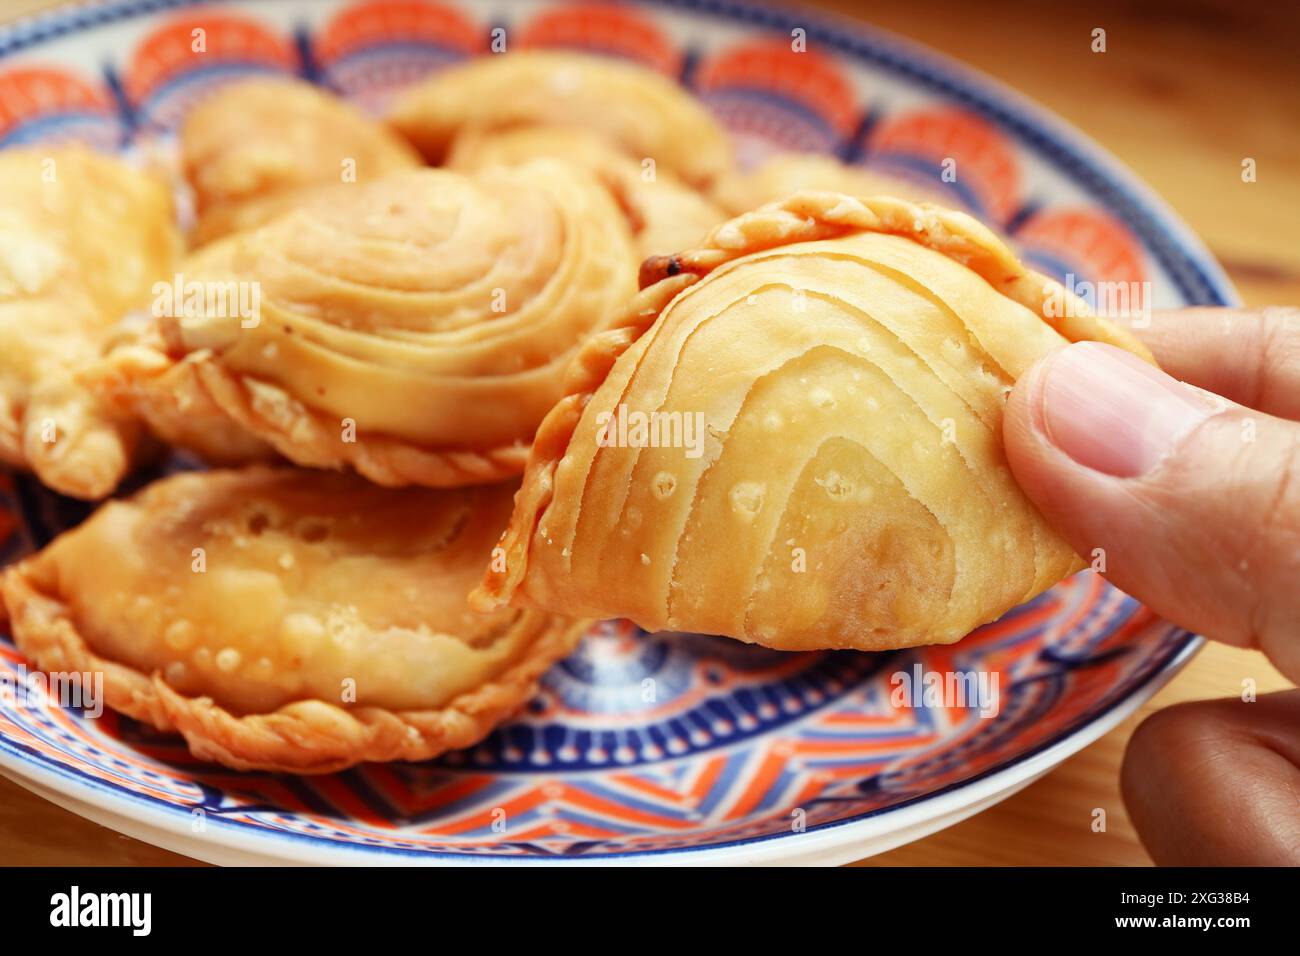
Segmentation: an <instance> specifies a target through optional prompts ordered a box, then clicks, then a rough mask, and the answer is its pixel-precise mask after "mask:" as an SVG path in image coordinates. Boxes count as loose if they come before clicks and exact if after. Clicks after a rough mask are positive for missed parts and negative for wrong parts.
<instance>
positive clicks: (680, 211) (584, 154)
mask: <svg viewBox="0 0 1300 956" xmlns="http://www.w3.org/2000/svg"><path fill="white" fill-rule="evenodd" d="M541 158H551V159H558V160H564V161H566V162H570V163H575V164H577V165H578V166H580V167H582V168H583V169H584V170H587V171H588V172H589V173H590V174H591V175H593V176H595V177H596V178H597V179H599V180H600V181H601V182H602V183H604V184H605V185H606V186H607V187H608V188H609V189H610V190H611V191H612V192H613V193H614V197H615V199H616V200H617V201H618V204H619V206H620V207H621V208H622V209H623V212H624V214H625V215H626V216H627V218H628V223H629V225H630V226H631V227H632V233H633V235H634V236H635V237H636V245H637V252H638V254H639V255H640V256H641V257H642V258H646V257H648V256H652V255H662V254H666V253H670V252H676V251H677V250H679V249H687V248H689V247H691V246H693V245H695V244H696V243H698V242H700V241H702V240H703V239H704V237H705V235H706V234H707V233H708V231H709V230H710V229H712V228H713V227H714V226H716V225H717V224H718V223H720V222H722V221H723V220H724V219H725V218H727V217H726V216H725V215H724V214H723V212H722V210H721V209H719V208H718V207H717V206H715V205H714V204H713V203H712V202H710V201H709V200H708V199H706V198H704V196H702V195H700V194H699V193H698V192H696V191H695V190H694V189H692V188H691V187H689V186H687V185H686V184H685V183H684V182H682V181H681V180H680V179H678V178H677V177H676V176H674V175H673V174H672V173H671V172H667V171H661V170H659V169H658V167H657V166H656V164H654V163H653V162H651V161H649V160H643V161H642V162H640V163H638V162H637V161H636V160H634V159H632V158H631V157H629V156H628V155H627V154H626V153H624V152H623V151H622V150H620V149H619V148H618V147H617V146H615V145H614V144H613V143H611V142H610V141H609V140H607V139H606V138H605V137H603V136H601V135H600V134H599V133H593V132H591V131H590V130H584V129H576V128H566V127H562V126H518V127H515V128H512V129H504V130H491V131H484V130H479V129H468V130H466V131H465V132H463V133H461V134H460V135H459V136H457V137H456V139H455V141H454V142H453V144H452V147H451V151H450V153H449V154H448V156H447V163H446V165H447V167H448V168H450V169H458V170H463V171H465V172H476V171H478V170H482V169H487V168H490V167H492V166H518V165H520V164H522V163H527V162H529V161H531V160H534V159H541Z"/></svg>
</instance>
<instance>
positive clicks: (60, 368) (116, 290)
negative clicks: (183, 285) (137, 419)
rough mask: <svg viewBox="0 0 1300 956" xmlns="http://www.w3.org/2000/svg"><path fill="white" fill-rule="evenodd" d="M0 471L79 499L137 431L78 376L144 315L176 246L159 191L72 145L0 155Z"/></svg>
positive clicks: (117, 470) (111, 474)
mask: <svg viewBox="0 0 1300 956" xmlns="http://www.w3.org/2000/svg"><path fill="white" fill-rule="evenodd" d="M0 186H3V189H2V190H0V462H4V463H6V464H9V465H14V466H16V467H20V468H27V469H30V470H32V471H34V472H35V473H36V475H37V477H39V478H40V479H41V481H42V482H44V483H45V484H46V485H48V486H50V487H51V488H54V489H55V490H57V491H60V492H62V493H64V494H67V495H73V496H75V497H78V498H102V497H103V496H104V495H107V494H108V493H109V492H111V491H112V490H113V488H114V487H116V485H117V483H118V482H119V481H120V480H121V479H122V477H123V475H125V473H126V471H127V469H128V468H129V467H130V465H131V462H132V458H133V455H134V453H135V450H136V447H137V444H138V441H139V438H140V429H139V427H138V426H137V425H136V424H135V423H134V422H133V421H132V420H131V419H130V418H129V416H124V415H122V414H120V413H118V412H117V411H115V410H114V409H112V408H111V407H110V406H108V405H106V404H105V403H103V402H102V401H100V400H99V398H98V397H96V396H95V395H94V394H92V393H91V392H90V391H89V390H87V389H86V388H85V387H84V386H83V384H82V383H81V382H80V380H79V378H78V373H79V371H80V370H81V369H82V368H83V367H84V366H86V365H87V364H88V363H91V362H93V361H95V360H96V359H97V358H98V355H99V349H100V345H101V341H102V337H103V335H104V334H105V332H106V330H107V329H108V328H109V327H110V326H112V324H113V323H115V322H116V321H117V320H118V319H120V318H121V317H122V314H123V312H125V311H126V310H128V309H131V308H135V307H137V306H142V305H147V304H148V302H149V294H150V290H151V288H152V286H153V284H154V282H155V281H157V280H159V279H161V278H163V277H164V276H167V275H169V274H170V270H171V264H172V260H173V257H174V256H175V255H176V254H177V252H178V251H179V246H180V237H179V234H178V232H177V230H176V227H175V225H174V224H173V222H172V201H171V195H170V193H169V192H168V190H167V188H166V187H165V185H164V184H163V183H162V182H160V181H157V180H155V179H154V178H153V177H152V176H149V175H147V174H145V173H142V172H139V171H137V170H135V169H132V168H131V167H129V166H127V165H125V164H124V163H122V162H121V161H119V160H116V159H112V158H110V157H107V156H99V155H97V154H95V153H92V152H90V151H88V150H85V149H82V148H78V147H50V148H35V147H32V148H25V149H12V150H5V151H3V152H0Z"/></svg>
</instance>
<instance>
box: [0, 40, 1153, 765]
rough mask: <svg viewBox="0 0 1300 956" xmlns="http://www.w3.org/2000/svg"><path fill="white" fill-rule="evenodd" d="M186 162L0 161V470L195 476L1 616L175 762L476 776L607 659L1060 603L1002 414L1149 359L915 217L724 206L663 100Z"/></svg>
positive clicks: (604, 64) (198, 133)
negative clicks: (1092, 363) (573, 654)
mask: <svg viewBox="0 0 1300 956" xmlns="http://www.w3.org/2000/svg"><path fill="white" fill-rule="evenodd" d="M179 151H180V158H181V162H180V164H179V167H180V170H181V171H182V174H183V180H184V181H183V182H181V183H169V182H167V181H165V180H164V179H163V178H162V177H161V176H159V175H158V174H156V173H151V172H149V171H142V170H138V169H135V168H132V167H130V166H128V165H126V164H125V163H124V162H123V161H121V160H119V159H116V158H110V157H105V156H98V155H93V154H91V153H89V152H86V151H84V150H81V149H79V148H76V147H58V148H49V149H40V148H28V149H23V150H11V151H8V152H5V153H0V181H2V182H3V184H4V192H3V196H4V198H3V200H0V460H3V461H4V462H5V463H7V464H8V465H10V466H13V467H17V468H22V469H27V470H30V471H31V472H32V473H34V474H35V476H36V477H37V478H38V479H39V480H41V481H42V482H43V483H45V484H46V485H48V486H49V487H51V488H53V489H54V490H56V491H59V492H61V493H64V494H69V495H73V496H76V497H80V498H84V499H88V500H99V499H102V498H105V497H107V496H108V495H109V494H110V493H111V492H112V491H113V489H114V488H115V487H116V485H117V484H118V483H119V482H120V481H121V480H122V478H123V477H124V476H125V475H127V474H128V472H129V471H130V470H131V468H132V467H133V466H134V465H136V464H138V463H140V462H141V461H144V460H146V459H148V458H150V457H152V456H154V455H156V454H158V452H159V450H160V449H162V448H164V447H166V446H173V447H177V448H182V449H186V450H188V451H190V452H192V453H195V454H196V455H198V456H199V457H200V458H202V459H203V460H205V461H206V462H208V463H209V464H210V465H211V466H213V467H212V468H211V470H206V471H202V470H200V471H190V472H185V473H182V474H176V475H173V476H171V477H168V478H163V479H161V480H158V481H155V482H153V483H152V484H149V485H148V486H146V487H145V488H144V489H143V490H142V491H140V492H138V493H137V494H135V495H134V496H132V497H129V498H125V499H118V500H112V501H109V502H107V503H105V504H103V505H102V506H101V507H100V508H99V509H98V510H97V511H95V512H94V513H93V514H92V516H91V517H90V518H89V519H87V520H86V521H85V522H84V523H83V524H82V525H80V526H79V527H77V528H75V529H74V530H72V531H69V532H67V533H65V534H63V535H61V536H60V537H58V538H57V539H55V540H54V541H53V542H52V543H51V544H49V545H48V546H47V547H45V548H44V549H43V550H41V551H39V552H38V553H36V554H34V555H32V556H30V557H28V558H26V559H25V560H22V561H20V562H19V563H17V564H16V565H14V566H12V567H10V568H8V569H7V570H5V571H4V572H3V573H2V577H0V599H2V600H0V612H3V614H4V615H6V616H7V618H8V622H9V627H10V629H11V631H12V633H13V635H14V638H15V640H16V641H17V643H18V645H19V647H20V648H21V649H22V650H23V651H24V653H26V654H27V655H28V657H29V658H30V660H31V661H32V662H33V663H34V664H35V666H37V667H40V668H42V669H45V670H50V671H94V672H102V673H103V674H104V675H105V681H104V686H105V698H106V699H105V702H106V703H107V704H108V705H109V706H110V707H112V708H114V709H116V710H118V711H121V712H123V713H125V714H128V715H130V716H132V717H134V718H136V719H138V720H142V721H146V722H148V723H150V724H152V725H153V726H155V727H157V728H159V729H160V730H164V731H175V732H178V733H180V734H182V735H183V736H184V738H185V740H186V741H187V743H188V745H189V747H190V749H191V751H192V752H193V753H194V754H195V755H197V756H198V757H200V758H203V759H208V760H213V761H218V762H220V763H223V764H225V765H227V766H230V767H234V768H238V769H266V770H280V771H289V772H297V773H325V772H331V771H335V770H338V769H341V768H344V767H347V766H350V765H352V764H355V763H357V762H360V761H377V760H378V761H382V760H422V759H426V758H429V757H433V756H436V755H437V754H439V753H442V752H444V751H446V750H448V749H452V748H460V747H466V746H470V745H472V744H474V743H475V742H477V741H479V740H480V739H482V738H483V737H484V736H485V735H486V734H487V733H488V732H489V731H490V730H491V729H492V728H493V727H494V726H495V725H496V724H498V723H499V722H500V721H502V720H503V719H505V718H507V717H508V716H509V715H510V714H511V713H513V712H514V711H515V710H517V709H518V708H519V707H520V706H521V705H522V704H523V703H524V702H525V701H526V700H527V699H528V697H529V696H530V695H531V694H532V693H533V692H534V690H535V687H536V681H537V679H538V678H539V676H540V675H541V674H542V673H543V672H544V671H545V670H546V669H547V668H548V667H549V666H550V665H551V664H552V663H554V662H555V661H557V660H559V659H560V658H562V657H564V656H565V655H566V654H568V653H569V652H570V651H571V650H572V648H573V647H574V646H575V643H576V641H577V640H578V639H579V637H580V635H581V634H582V632H583V631H584V629H585V627H586V625H587V622H588V619H592V618H600V617H615V616H619V617H627V618H630V619H632V620H633V621H635V622H637V623H638V624H641V625H642V626H644V627H647V628H650V629H673V630H688V631H703V632H707V633H713V634H719V635H725V636H729V637H733V638H737V639H740V640H744V641H749V642H757V643H761V644H765V645H767V646H770V647H776V648H783V649H795V650H808V649H818V648H856V649H861V650H880V649H888V648H897V647H904V646H910V645H916V644H923V643H946V642H951V641H956V640H958V639H960V638H961V637H962V636H963V635H964V634H966V633H967V632H968V631H970V630H971V629H972V628H974V627H976V626H978V625H979V624H981V623H984V622H986V621H989V620H992V619H994V618H996V617H997V616H999V615H1000V614H1002V613H1003V612H1005V611H1006V610H1007V609H1008V608H1010V607H1012V606H1013V605H1015V604H1017V603H1019V602H1021V601H1024V600H1026V599H1028V598H1030V597H1032V596H1034V595H1035V594H1037V593H1039V592H1041V591H1043V590H1044V589H1046V588H1048V587H1050V586H1051V585H1053V584H1054V583H1056V582H1057V581H1059V580H1060V579H1061V578H1062V577H1064V576H1065V575H1068V574H1070V573H1072V572H1073V571H1074V570H1077V569H1078V568H1079V567H1080V566H1081V564H1080V562H1079V560H1078V558H1077V557H1076V556H1075V555H1074V554H1073V553H1071V551H1070V550H1069V548H1068V547H1067V546H1066V545H1065V544H1064V543H1063V542H1062V541H1061V540H1060V539H1059V538H1058V537H1057V536H1056V535H1055V534H1054V533H1053V532H1052V531H1051V530H1050V529H1049V528H1048V527H1047V526H1046V525H1045V524H1044V522H1043V520H1042V519H1041V517H1040V516H1039V515H1038V514H1037V512H1035V511H1034V509H1033V508H1032V506H1030V504H1029V503H1028V502H1027V500H1026V499H1025V498H1024V496H1023V495H1022V494H1021V492H1020V491H1019V489H1018V488H1017V487H1016V485H1015V484H1014V482H1013V481H1012V480H1011V476H1010V472H1009V470H1008V468H1007V465H1006V461H1005V458H1004V456H1003V452H1002V448H1001V440H1000V422H1001V413H1002V412H1001V409H1002V401H1003V398H1004V395H1005V393H1006V392H1007V391H1008V390H1009V388H1010V387H1011V385H1012V384H1013V383H1014V381H1015V379H1016V377H1017V376H1018V375H1019V374H1020V373H1021V372H1023V371H1024V369H1026V368H1027V367H1028V366H1029V365H1030V364H1031V363H1032V362H1034V361H1035V360H1036V359H1037V358H1038V357H1040V356H1041V355H1043V354H1044V353H1046V352H1047V351H1049V350H1051V349H1053V348H1056V347H1058V346H1060V345H1062V344H1064V343H1065V342H1067V341H1075V340H1079V339H1097V340H1100V341H1106V342H1110V343H1113V344H1117V345H1120V346H1122V347H1125V348H1128V349H1130V350H1131V351H1133V352H1135V353H1137V354H1139V355H1142V356H1143V357H1144V358H1147V359H1148V360H1149V358H1150V356H1149V355H1147V354H1146V353H1145V351H1144V350H1143V349H1142V347H1141V346H1140V345H1139V344H1138V343H1137V342H1136V341H1135V340H1133V339H1132V338H1131V337H1130V336H1129V335H1128V334H1127V333H1126V332H1124V331H1123V330H1121V329H1118V328H1116V327H1114V326H1112V325H1110V324H1108V323H1107V322H1105V321H1104V320H1102V319H1099V318H1093V317H1091V316H1090V315H1089V314H1088V312H1087V309H1086V307H1084V306H1083V304H1082V303H1080V302H1077V301H1073V302H1070V306H1071V307H1070V308H1068V309H1063V308H1055V309H1048V308H1045V305H1046V303H1047V302H1048V300H1049V299H1051V298H1054V297H1055V298H1056V299H1057V302H1058V304H1059V302H1060V301H1063V300H1066V299H1069V298H1070V296H1069V294H1068V293H1067V292H1066V291H1065V290H1064V289H1062V288H1061V287H1059V286H1057V285H1056V284H1055V283H1053V282H1051V281H1049V280H1047V279H1045V278H1044V277H1042V276H1040V275H1037V274H1035V273H1033V272H1031V271H1030V270H1028V269H1026V268H1025V267H1024V266H1023V265H1021V264H1020V263H1019V262H1018V261H1017V260H1016V258H1015V256H1014V255H1013V254H1012V253H1011V252H1010V251H1009V249H1008V248H1007V247H1006V245H1005V244H1004V243H1003V242H1002V241H1001V240H1000V239H999V238H998V237H997V236H995V235H994V234H993V233H991V232H990V231H989V230H987V229H985V228H984V227H983V226H981V225H980V224H979V223H977V222H976V221H974V220H973V219H971V218H969V217H968V216H966V215H964V214H963V213H960V212H955V211H952V210H948V209H945V208H943V207H942V206H939V205H935V204H933V203H931V202H928V201H927V199H928V198H929V197H928V196H927V194H926V192H925V191H924V190H918V189H916V188H915V187H912V186H909V185H905V184H901V183H893V182H889V181H887V180H881V179H879V178H878V177H874V176H871V175H869V174H867V173H865V172H864V171H862V170H860V169H851V168H849V167H845V166H843V165H841V164H839V163H838V162H836V161H834V160H830V159H827V158H823V157H810V156H778V157H775V158H773V159H772V160H770V161H768V163H767V164H765V165H763V166H761V167H759V168H758V169H754V170H739V169H737V168H736V166H735V164H734V160H733V157H732V152H731V147H730V145H729V143H728V139H727V136H726V134H725V132H724V131H723V130H722V129H721V128H720V127H719V126H718V124H717V123H716V122H715V121H714V120H713V118H712V117H711V116H710V115H709V113H708V112H707V111H706V110H705V109H704V108H703V107H702V106H701V105H700V104H699V103H697V102H695V101H694V100H693V99H692V98H691V97H690V96H689V94H687V93H686V92H685V91H684V90H682V89H681V88H680V87H679V86H677V85H676V84H675V83H672V82H670V81H669V80H667V79H665V78H664V77H662V76H660V75H658V74H656V73H653V72H651V71H648V70H645V69H643V68H641V67H638V66H635V65H631V64H627V63H622V62H616V61H613V60H607V59H604V58H600V57H595V56H586V55H580V54H570V53H549V52H548V53H542V52H530V53H511V54H505V55H499V56H489V57H483V58H480V59H478V60H474V61H472V62H469V63H468V64H466V65H462V66H456V67H451V68H448V69H446V70H443V71H441V72H439V73H437V74H435V75H434V76H432V77H431V78H430V79H428V80H426V81H424V82H423V83H421V84H418V85H417V86H416V87H414V88H412V89H410V90H409V91H407V92H406V93H405V94H404V95H402V96H400V97H399V98H398V100H397V102H396V103H395V104H394V106H393V108H392V110H391V113H390V114H389V115H388V116H387V117H385V118H383V119H382V120H376V119H372V118H369V117H367V116H364V115H362V114H361V113H359V112H357V111H356V110H354V109H353V108H352V107H350V106H349V105H347V104H346V103H344V102H342V101H340V100H338V99H336V98H335V97H333V96H332V95H330V94H329V93H327V92H325V91H323V90H320V89H317V88H314V87H311V86H309V85H307V84H304V83H300V82H297V81H292V80H270V79H258V80H252V81H245V82H236V83H232V84H230V85H228V86H225V87H224V88H222V89H221V90H220V91H218V92H217V93H215V94H213V95H212V96H210V97H209V98H208V99H207V100H206V101H204V102H203V103H202V104H201V105H199V106H198V107H197V108H196V109H194V110H193V111H192V112H191V113H190V115H189V117H188V118H187V121H186V123H185V125H184V128H183V129H182V131H181V133H180V137H179ZM173 187H178V188H180V189H183V190H185V191H187V192H188V193H189V195H190V198H191V199H192V206H193V209H194V214H195V215H194V217H193V219H194V221H193V222H192V223H190V224H188V228H187V229H186V230H184V232H185V233H186V234H185V235H184V237H182V231H183V230H182V228H181V226H180V225H179V223H178V219H177V216H176V215H175V213H174V210H173V202H172V195H173V192H174V191H175V189H174V188H173ZM1055 315H1066V316H1070V317H1069V318H1064V319H1057V318H1053V317H1050V316H1055ZM638 416H639V420H640V421H642V422H645V421H649V422H650V423H651V425H650V434H649V435H647V433H646V430H645V428H644V427H642V428H641V430H640V432H638V430H637V428H636V427H635V426H634V427H633V428H632V429H631V430H629V429H628V428H626V427H625V426H626V423H627V421H628V420H629V419H637V418H638ZM612 422H621V423H622V425H620V426H619V427H613V426H612V425H611V423H612ZM659 425H664V429H666V430H664V429H661V430H659V431H656V428H657V427H658V426H659ZM692 426H698V427H695V428H694V429H692ZM660 438H664V439H665V440H663V441H660V440H658V439H660Z"/></svg>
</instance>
